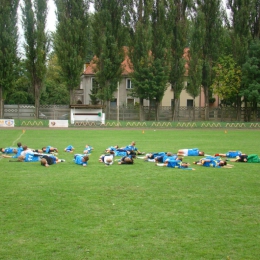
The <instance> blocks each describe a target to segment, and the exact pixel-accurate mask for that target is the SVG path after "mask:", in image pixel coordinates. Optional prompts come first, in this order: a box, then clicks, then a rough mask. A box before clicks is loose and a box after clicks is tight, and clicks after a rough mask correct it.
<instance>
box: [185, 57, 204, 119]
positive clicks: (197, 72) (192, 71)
mask: <svg viewBox="0 0 260 260" xmlns="http://www.w3.org/2000/svg"><path fill="white" fill-rule="evenodd" d="M188 64H189V65H188V66H189V69H188V75H187V76H188V82H187V86H186V87H185V89H186V91H187V93H189V94H190V95H191V96H192V98H193V120H195V106H196V104H195V98H196V97H197V96H198V95H199V94H200V88H201V80H202V60H201V59H200V57H199V55H198V54H197V53H195V52H193V53H192V55H189V60H188Z"/></svg>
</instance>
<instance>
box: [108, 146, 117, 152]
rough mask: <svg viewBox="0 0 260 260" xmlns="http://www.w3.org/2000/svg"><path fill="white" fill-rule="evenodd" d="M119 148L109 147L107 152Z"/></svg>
mask: <svg viewBox="0 0 260 260" xmlns="http://www.w3.org/2000/svg"><path fill="white" fill-rule="evenodd" d="M116 149H117V148H115V147H114V146H110V147H108V148H107V149H106V150H110V151H116Z"/></svg>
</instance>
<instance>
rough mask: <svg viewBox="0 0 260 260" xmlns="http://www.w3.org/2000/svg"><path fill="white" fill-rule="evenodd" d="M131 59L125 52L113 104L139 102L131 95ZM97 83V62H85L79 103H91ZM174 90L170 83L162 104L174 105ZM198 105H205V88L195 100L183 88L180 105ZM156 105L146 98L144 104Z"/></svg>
mask: <svg viewBox="0 0 260 260" xmlns="http://www.w3.org/2000/svg"><path fill="white" fill-rule="evenodd" d="M188 51H189V49H188V48H185V49H184V54H183V55H184V57H188ZM130 64H131V61H130V59H129V56H128V55H127V52H125V59H124V61H123V62H122V68H123V72H122V79H121V81H120V82H119V88H118V90H117V91H115V92H114V99H113V100H111V104H110V105H111V106H118V105H119V106H121V105H126V106H127V105H131V106H132V105H135V104H136V103H139V99H138V98H134V97H132V96H131V95H130V93H131V89H132V87H133V86H132V82H131V73H132V72H133V71H132V69H131V66H130ZM185 67H186V73H185V74H186V75H185V76H186V78H187V77H188V63H187V64H186V65H185ZM94 84H95V63H94V62H93V60H92V61H91V62H90V63H87V64H85V66H84V71H83V73H82V76H81V85H80V90H76V92H75V98H76V101H77V100H79V103H82V104H86V105H91V99H90V96H89V95H90V94H91V90H92V89H93V87H94ZM183 84H184V85H187V80H185V81H184V82H183ZM173 97H174V92H173V89H172V87H171V85H170V84H168V87H167V89H166V91H165V94H164V97H163V99H162V102H161V106H172V104H173ZM194 102H195V106H196V107H204V104H205V102H204V94H203V89H202V88H201V94H200V95H199V96H198V97H196V98H195V100H194V99H193V98H192V97H191V96H190V95H189V94H188V93H187V92H186V90H183V91H182V92H181V95H180V106H181V107H192V106H193V105H194ZM151 105H154V104H153V101H149V100H144V106H151Z"/></svg>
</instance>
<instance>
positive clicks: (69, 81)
mask: <svg viewBox="0 0 260 260" xmlns="http://www.w3.org/2000/svg"><path fill="white" fill-rule="evenodd" d="M55 4H56V7H57V21H58V23H57V28H56V33H55V35H54V50H55V52H56V55H57V57H58V62H59V65H60V67H61V69H62V70H61V76H62V77H63V81H64V82H66V86H67V88H68V90H69V91H70V104H73V103H74V100H73V98H74V91H73V90H74V89H75V88H78V87H79V85H80V75H81V74H82V72H83V64H84V63H85V62H86V58H87V54H88V45H89V38H88V32H89V23H88V17H89V14H88V9H89V0H67V1H63V0H55Z"/></svg>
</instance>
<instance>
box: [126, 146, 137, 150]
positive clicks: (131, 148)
mask: <svg viewBox="0 0 260 260" xmlns="http://www.w3.org/2000/svg"><path fill="white" fill-rule="evenodd" d="M124 150H126V151H137V148H136V147H135V146H133V145H127V146H126V147H125V148H124Z"/></svg>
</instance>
